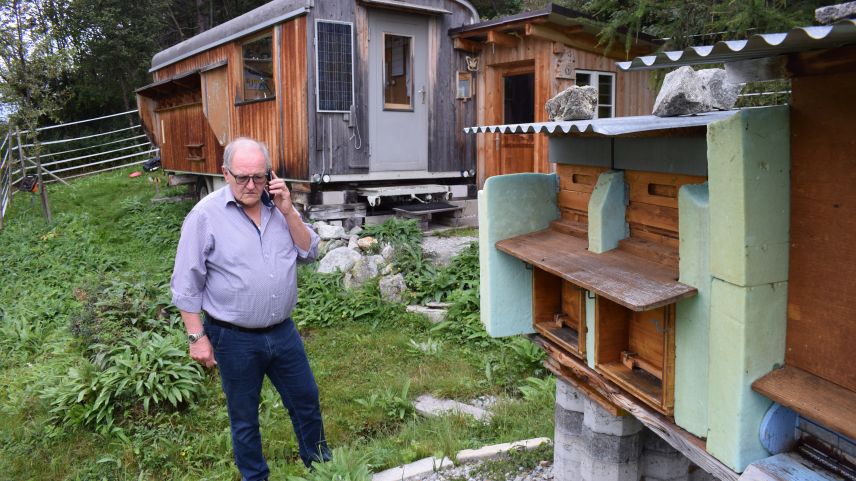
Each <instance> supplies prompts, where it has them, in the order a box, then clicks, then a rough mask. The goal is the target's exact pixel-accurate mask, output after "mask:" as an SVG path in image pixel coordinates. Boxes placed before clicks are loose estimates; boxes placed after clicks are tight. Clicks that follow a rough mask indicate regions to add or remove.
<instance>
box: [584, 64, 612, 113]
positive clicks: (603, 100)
mask: <svg viewBox="0 0 856 481" xmlns="http://www.w3.org/2000/svg"><path fill="white" fill-rule="evenodd" d="M576 82H577V85H579V86H580V87H584V86H586V85H591V86H592V87H594V88H596V89H597V110H596V111H595V115H594V118H596V119H602V118H606V117H615V74H614V73H609V72H594V71H588V70H577V78H576Z"/></svg>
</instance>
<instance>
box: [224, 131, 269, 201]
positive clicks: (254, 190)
mask: <svg viewBox="0 0 856 481" xmlns="http://www.w3.org/2000/svg"><path fill="white" fill-rule="evenodd" d="M265 173H266V170H265V157H264V154H262V151H261V150H259V148H258V147H256V146H255V145H252V144H245V145H240V146H238V147H237V148H236V149H235V153H234V155H233V156H232V169H231V172H230V171H229V169H226V168H225V167H223V176H224V177H226V182H227V183H228V184H229V188H230V189H232V195H234V196H235V200H237V201H238V203H240V204H243V205H245V206H247V207H254V206H255V205H256V204H258V203H259V200H260V199H261V195H262V191H263V190H264V188H265V181H261V182H256V181H254V180H253V179H252V177H250V179H249V180H248V181H247V183H246V184H241V183H239V182H238V181H237V180H236V179H235V177H236V176H238V177H240V176H264V175H265Z"/></svg>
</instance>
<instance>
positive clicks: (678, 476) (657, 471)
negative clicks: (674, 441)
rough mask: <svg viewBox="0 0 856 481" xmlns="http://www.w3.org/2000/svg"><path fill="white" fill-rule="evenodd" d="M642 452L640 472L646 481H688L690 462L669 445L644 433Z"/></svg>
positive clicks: (650, 433) (650, 434)
mask: <svg viewBox="0 0 856 481" xmlns="http://www.w3.org/2000/svg"><path fill="white" fill-rule="evenodd" d="M643 438H644V446H645V447H644V451H643V452H642V461H641V468H640V471H641V473H642V476H644V477H645V479H646V481H655V480H657V481H688V479H689V473H690V465H691V463H690V460H689V459H688V458H687V457H686V456H684V455H683V454H681V453H680V451H678V450H677V449H675V448H673V447H672V446H671V445H670V444H669V443H667V442H666V441H664V440H663V439H662V438H660V437H659V436H657V435H656V434H654V432H653V431H650V430H648V429H646V430H645V431H644V436H643Z"/></svg>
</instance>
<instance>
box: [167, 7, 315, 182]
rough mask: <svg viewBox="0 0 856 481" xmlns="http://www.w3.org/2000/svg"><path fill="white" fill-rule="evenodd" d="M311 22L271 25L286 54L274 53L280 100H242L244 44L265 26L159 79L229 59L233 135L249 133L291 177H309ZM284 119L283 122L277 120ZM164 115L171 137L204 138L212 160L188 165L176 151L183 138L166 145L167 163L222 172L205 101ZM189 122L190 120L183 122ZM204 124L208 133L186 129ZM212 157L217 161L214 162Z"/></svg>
mask: <svg viewBox="0 0 856 481" xmlns="http://www.w3.org/2000/svg"><path fill="white" fill-rule="evenodd" d="M306 26H307V18H306V17H305V16H302V17H297V18H295V19H293V20H291V21H288V22H285V23H284V24H281V25H280V26H277V27H275V28H273V29H269V30H267V32H270V33H272V34H273V35H274V42H276V44H278V45H280V46H281V49H280V55H279V56H275V57H274V83H275V85H277V89H278V91H277V95H276V98H275V99H271V100H264V101H259V102H250V103H240V102H239V100H240V98H241V95H242V85H243V72H242V70H241V67H242V60H241V44H242V43H243V42H245V41H246V40H248V39H249V38H253V37H258V36H259V35H263V34H264V33H265V32H264V31H261V32H256V33H254V34H252V35H250V36H248V37H246V38H242V39H238V40H235V41H234V42H230V43H228V44H224V45H221V46H219V47H216V48H214V49H211V50H208V51H205V52H202V53H200V54H198V55H195V56H193V57H190V58H188V59H185V60H182V61H180V62H177V63H175V64H172V65H169V66H167V67H164V68H163V69H161V70H158V71H157V72H155V73H154V77H155V80H162V79H167V78H171V77H174V76H176V75H179V74H181V73H184V72H188V71H193V70H196V69H199V68H203V67H205V66H208V65H211V64H214V63H218V62H222V61H224V60H226V61H227V62H228V72H229V73H228V89H227V95H229V100H228V103H229V105H230V106H231V107H230V108H231V109H232V113H231V116H230V117H231V120H230V124H229V138H230V139H234V138H236V137H240V136H247V137H252V138H255V139H258V140H260V141H262V142H264V143H265V144H266V145H267V147H268V150H269V151H270V154H271V160H272V162H273V166H274V169H275V170H277V172H279V173H280V175H285V174H286V173H287V174H288V176H289V177H291V178H308V170H309V169H308V164H307V162H308V154H307V150H308V148H307V147H308V119H307V110H306V109H307V102H308V100H307V97H308V93H307V88H306V84H307V70H306V69H307V62H306V59H305V55H306V51H307V50H306V48H307V47H306V41H307V33H306V30H307V28H306ZM280 86H281V88H280ZM280 112H282V115H280ZM195 116H199V117H198V118H197V117H195ZM280 118H281V121H277V119H280ZM162 119H163V120H164V122H166V125H165V129H167V130H169V131H170V136H173V135H174V136H176V139H185V137H187V138H188V139H189V138H191V137H193V138H194V139H196V138H199V139H202V140H201V141H202V142H204V143H205V145H206V147H205V150H206V159H207V160H206V162H205V164H204V165H205V167H204V169H203V168H202V165H201V164H199V163H193V165H190V166H189V167H191V168H187V167H188V164H187V162H185V160H184V158H185V156H184V154H181V155H179V152H178V151H177V150H175V149H177V147H176V144H177V142H173V145H171V146H170V147H169V148H167V149H164V152H163V154H162V158H163V160H164V165H165V166H166V167H167V168H175V169H178V170H190V171H193V172H208V173H219V172H220V168H219V165H220V163H221V159H222V150H223V149H222V147H220V146H219V143H218V142H217V140H216V136H215V135H214V133H213V132H212V131H211V128H210V126H208V124H207V120H206V119H205V117H204V115H203V113H202V109H201V104H200V107H199V108H198V109H195V108H194V109H189V110H187V111H184V112H182V113H180V114H179V113H172V114H168V115H166V116H165V117H162ZM183 123H186V124H187V125H179V124H183ZM200 126H203V127H204V129H203V130H205V132H197V133H192V134H191V132H192V131H191V130H188V131H187V132H185V130H186V129H197V130H198V129H202V127H200ZM182 141H183V140H182ZM188 142H189V143H194V142H195V141H194V142H190V141H188ZM211 159H217V160H216V162H214V161H213V160H211ZM209 164H210V165H209Z"/></svg>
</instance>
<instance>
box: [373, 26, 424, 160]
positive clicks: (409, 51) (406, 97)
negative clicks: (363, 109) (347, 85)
mask: <svg viewBox="0 0 856 481" xmlns="http://www.w3.org/2000/svg"><path fill="white" fill-rule="evenodd" d="M369 35H370V37H369V38H370V40H369V143H370V145H371V147H370V149H371V156H370V167H369V169H370V170H371V171H372V172H383V171H392V170H427V169H428V105H430V104H429V99H428V92H427V86H428V74H427V70H428V20H427V19H426V18H424V17H419V16H413V15H404V14H394V13H388V12H380V11H370V12H369Z"/></svg>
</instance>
